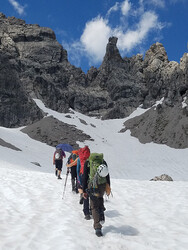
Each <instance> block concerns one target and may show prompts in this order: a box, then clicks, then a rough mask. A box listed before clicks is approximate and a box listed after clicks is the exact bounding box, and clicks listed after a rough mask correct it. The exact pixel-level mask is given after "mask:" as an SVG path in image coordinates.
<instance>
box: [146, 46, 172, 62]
mask: <svg viewBox="0 0 188 250" xmlns="http://www.w3.org/2000/svg"><path fill="white" fill-rule="evenodd" d="M156 59H158V60H160V61H161V62H164V63H168V56H167V53H166V51H165V48H164V46H163V45H162V43H159V42H157V43H155V44H153V45H152V46H151V47H150V49H149V50H148V51H147V52H146V55H145V58H144V62H145V64H147V65H148V64H151V63H152V62H153V61H154V60H156Z"/></svg>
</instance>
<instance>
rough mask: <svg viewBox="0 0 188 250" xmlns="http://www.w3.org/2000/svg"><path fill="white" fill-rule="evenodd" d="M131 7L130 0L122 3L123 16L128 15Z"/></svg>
mask: <svg viewBox="0 0 188 250" xmlns="http://www.w3.org/2000/svg"><path fill="white" fill-rule="evenodd" d="M130 9H131V3H129V1H128V0H125V1H124V2H123V3H122V4H121V12H122V14H123V16H127V14H128V12H129V10H130Z"/></svg>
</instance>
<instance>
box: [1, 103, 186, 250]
mask: <svg viewBox="0 0 188 250" xmlns="http://www.w3.org/2000/svg"><path fill="white" fill-rule="evenodd" d="M35 101H36V102H37V104H38V105H39V107H40V108H41V109H43V110H44V111H45V112H47V113H48V115H53V116H54V117H56V118H57V119H59V120H61V121H63V122H67V123H69V124H74V125H76V127H77V128H79V129H81V130H83V131H84V132H85V133H87V134H89V135H90V136H91V137H92V138H93V139H94V141H86V142H85V144H87V145H89V147H90V149H91V151H92V152H103V153H104V156H105V160H106V161H107V162H108V165H109V168H110V173H111V185H112V192H113V197H112V196H110V198H109V199H107V198H105V206H106V208H107V210H106V211H105V215H106V222H105V224H104V227H103V232H104V236H105V237H103V238H97V237H96V236H95V234H94V230H93V228H92V224H93V222H92V220H90V221H85V220H84V216H83V212H82V206H81V205H80V204H79V203H78V201H79V195H76V194H75V195H74V194H72V192H71V183H70V176H69V177H68V182H67V187H66V191H65V197H64V199H62V194H63V190H64V183H65V172H66V167H65V166H64V167H63V179H62V180H57V179H56V177H55V175H54V167H53V166H52V155H53V152H54V148H53V147H50V146H48V145H46V144H43V143H41V142H38V141H35V140H33V139H31V138H29V137H28V136H27V135H26V134H24V133H22V132H21V131H20V129H21V128H19V129H7V128H2V127H0V138H2V139H3V140H4V141H6V142H8V143H11V144H13V145H15V146H16V147H17V148H19V149H20V150H21V151H15V150H12V149H9V148H6V147H2V146H0V214H1V216H0V250H38V249H42V250H52V249H56V250H62V249H68V250H69V249H70V250H88V249H91V250H94V249H104V250H107V249H108V250H109V249H115V250H116V249H117V250H119V249H123V250H127V249H128V250H133V249H134V250H145V249H147V250H153V249H156V250H186V249H187V245H188V196H187V191H188V164H187V163H188V149H183V150H182V149H181V150H177V149H172V148H169V147H167V146H164V145H156V144H154V143H149V144H144V145H143V144H141V143H140V142H139V141H138V140H137V139H136V138H134V137H131V136H130V133H129V132H128V131H127V132H126V133H118V131H119V130H121V128H123V122H124V121H125V120H126V119H120V120H108V121H101V120H99V119H96V118H91V117H87V116H85V115H82V114H79V113H77V112H73V113H72V112H71V113H70V114H69V115H70V116H71V118H67V117H65V114H60V113H57V112H55V111H52V110H50V109H47V108H46V107H44V105H43V104H42V103H41V102H40V101H39V100H35ZM142 112H144V110H142V109H138V110H137V111H136V112H134V113H133V114H132V115H131V117H132V116H135V115H139V114H140V113H142ZM129 118H130V117H129ZM80 119H82V120H85V121H86V122H87V125H84V124H83V123H82V122H80ZM127 119H128V118H127ZM93 125H94V126H95V127H94V126H93ZM79 145H80V147H82V146H84V144H83V143H79ZM67 156H68V155H67ZM32 162H38V163H40V165H41V167H39V166H36V165H35V164H33V163H32ZM163 173H166V174H168V175H170V176H171V177H172V178H173V179H174V180H175V181H174V182H150V181H149V180H150V179H151V178H153V177H154V176H155V175H161V174H163Z"/></svg>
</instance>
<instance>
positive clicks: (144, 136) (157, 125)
mask: <svg viewBox="0 0 188 250" xmlns="http://www.w3.org/2000/svg"><path fill="white" fill-rule="evenodd" d="M124 125H125V129H123V130H121V131H120V132H125V131H126V130H128V129H129V130H130V131H131V135H132V136H134V137H136V138H138V139H139V141H140V142H141V143H149V142H155V143H159V144H166V145H168V146H170V147H173V148H187V147H188V107H185V108H182V106H178V105H176V106H174V107H164V105H161V104H159V105H158V106H157V107H155V108H151V109H150V110H148V111H146V112H145V113H144V114H142V115H140V116H136V117H134V118H132V119H129V120H127V121H126V122H125V123H124Z"/></svg>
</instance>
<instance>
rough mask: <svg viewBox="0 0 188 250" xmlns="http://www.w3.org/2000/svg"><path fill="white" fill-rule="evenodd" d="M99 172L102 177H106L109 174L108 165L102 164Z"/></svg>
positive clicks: (98, 169)
mask: <svg viewBox="0 0 188 250" xmlns="http://www.w3.org/2000/svg"><path fill="white" fill-rule="evenodd" d="M97 173H98V175H99V176H100V177H106V176H107V175H108V166H107V165H105V164H101V165H100V166H99V167H98V168H97Z"/></svg>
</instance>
